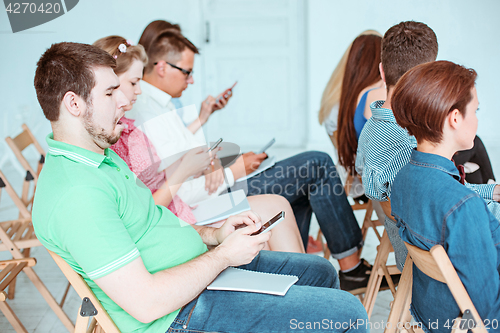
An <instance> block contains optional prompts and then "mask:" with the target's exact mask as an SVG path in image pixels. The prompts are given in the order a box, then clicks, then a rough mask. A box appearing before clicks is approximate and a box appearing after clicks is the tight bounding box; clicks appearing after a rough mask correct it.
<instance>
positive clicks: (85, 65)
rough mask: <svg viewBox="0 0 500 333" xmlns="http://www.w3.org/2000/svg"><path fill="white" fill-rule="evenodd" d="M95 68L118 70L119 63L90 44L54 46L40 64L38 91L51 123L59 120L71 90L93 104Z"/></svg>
mask: <svg viewBox="0 0 500 333" xmlns="http://www.w3.org/2000/svg"><path fill="white" fill-rule="evenodd" d="M96 67H111V68H115V67H116V61H115V59H113V57H112V56H111V55H109V54H108V53H107V52H106V51H104V50H101V49H100V48H98V47H95V46H92V45H88V44H79V43H67V42H64V43H58V44H52V46H51V47H50V48H49V49H47V51H45V53H44V54H43V55H42V57H41V58H40V60H38V63H37V68H36V72H35V90H36V96H37V98H38V102H39V103H40V106H41V107H42V110H43V113H44V114H45V117H46V118H47V119H48V120H50V121H57V120H58V119H59V108H60V106H61V102H62V100H63V97H64V95H65V94H66V93H67V92H68V91H72V92H74V93H75V94H77V95H78V96H80V97H81V98H82V99H83V100H84V101H85V103H87V104H89V103H91V95H90V93H91V91H92V89H93V88H94V87H95V85H96V81H95V77H94V71H93V69H94V68H96Z"/></svg>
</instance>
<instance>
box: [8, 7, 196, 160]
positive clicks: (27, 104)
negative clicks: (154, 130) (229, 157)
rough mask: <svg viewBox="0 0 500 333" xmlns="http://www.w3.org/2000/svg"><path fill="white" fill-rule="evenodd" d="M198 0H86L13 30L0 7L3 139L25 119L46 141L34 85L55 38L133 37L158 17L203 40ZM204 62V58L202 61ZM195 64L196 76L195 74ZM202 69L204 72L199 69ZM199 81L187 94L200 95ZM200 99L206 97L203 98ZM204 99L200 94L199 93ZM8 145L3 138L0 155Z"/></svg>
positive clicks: (85, 40) (47, 129)
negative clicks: (40, 61)
mask: <svg viewBox="0 0 500 333" xmlns="http://www.w3.org/2000/svg"><path fill="white" fill-rule="evenodd" d="M198 4H199V0H183V1H174V0H161V1H160V0H158V1H156V0H155V1H153V0H145V1H144V0H143V1H134V0H106V1H99V0H81V1H80V2H79V3H78V4H77V6H76V7H75V8H74V9H73V10H71V11H69V12H68V13H66V14H65V15H63V16H61V17H59V18H57V19H55V20H53V21H50V22H47V23H45V24H43V25H41V26H38V27H35V28H32V29H29V30H26V31H24V32H18V33H15V34H13V33H12V30H11V28H10V25H9V21H8V18H7V13H6V12H5V11H3V10H0V45H1V52H0V78H1V79H0V100H1V106H0V124H1V125H0V138H1V141H3V138H4V137H6V136H7V135H17V134H18V133H19V132H20V129H21V124H22V123H23V122H26V123H27V124H28V126H29V127H30V128H32V130H33V131H34V132H35V134H36V136H37V137H38V139H39V140H40V143H41V144H42V145H45V140H44V135H45V134H46V133H49V132H50V123H49V122H48V121H46V120H45V118H44V116H43V113H42V111H41V109H40V106H39V104H38V101H37V99H36V93H35V89H34V87H33V78H34V74H35V68H36V62H37V61H38V59H39V58H40V56H41V55H42V53H43V52H44V51H45V50H46V49H47V48H48V47H50V45H51V44H53V43H58V42H62V41H71V42H81V43H90V44H91V43H93V42H95V41H96V40H97V39H99V38H101V37H105V36H108V35H120V36H123V37H125V38H127V39H131V40H132V41H134V42H137V41H138V40H139V37H140V35H141V33H142V31H143V30H144V28H145V27H146V25H147V24H148V23H149V22H151V21H153V20H156V19H165V20H168V21H171V22H174V23H179V24H180V25H181V27H182V28H183V30H184V31H183V32H184V34H185V35H186V36H187V37H188V38H190V39H191V40H192V41H193V43H195V44H199V43H200V41H199V40H198V36H201V35H202V34H201V33H199V32H198V31H197V29H201V27H202V20H201V18H200V14H201V11H199V10H197V8H198V7H199V5H198ZM198 63H199V64H201V62H198ZM196 70H197V67H196V64H195V79H196ZM198 72H199V71H198ZM200 90H201V85H194V86H193V87H191V89H189V90H188V91H187V92H186V98H189V97H190V96H191V95H200V96H201V93H200ZM200 98H201V97H200ZM196 99H199V98H196ZM4 149H6V146H5V145H3V142H0V160H1V159H2V156H3V152H4Z"/></svg>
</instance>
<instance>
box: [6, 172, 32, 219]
mask: <svg viewBox="0 0 500 333" xmlns="http://www.w3.org/2000/svg"><path fill="white" fill-rule="evenodd" d="M2 189H5V191H7V194H8V195H9V197H10V198H11V199H12V201H13V202H14V204H15V205H16V207H17V208H18V209H19V214H20V215H21V217H23V218H25V219H31V213H30V212H29V211H28V209H27V208H26V204H25V203H24V202H23V200H22V199H21V198H20V197H19V196H18V195H17V193H16V191H15V190H14V188H13V187H12V185H11V184H10V183H9V181H8V180H7V177H5V175H4V174H3V172H2V171H1V170H0V195H1V194H2Z"/></svg>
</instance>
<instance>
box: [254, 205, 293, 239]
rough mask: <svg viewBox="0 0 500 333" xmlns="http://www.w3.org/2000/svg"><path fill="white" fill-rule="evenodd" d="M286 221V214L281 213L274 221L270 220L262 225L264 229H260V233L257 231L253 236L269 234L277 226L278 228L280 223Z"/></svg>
mask: <svg viewBox="0 0 500 333" xmlns="http://www.w3.org/2000/svg"><path fill="white" fill-rule="evenodd" d="M284 219H285V212H284V211H281V212H279V213H278V214H276V215H275V216H274V217H273V218H272V219H270V220H269V221H267V222H266V223H264V224H263V225H262V227H260V229H259V230H258V231H256V232H254V233H253V234H251V236H254V235H258V234H261V233H264V232H268V231H269V230H271V229H272V228H274V227H275V226H277V225H278V223H280V222H281V221H283V220H284Z"/></svg>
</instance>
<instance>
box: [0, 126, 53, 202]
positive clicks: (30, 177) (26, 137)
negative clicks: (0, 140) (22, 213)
mask: <svg viewBox="0 0 500 333" xmlns="http://www.w3.org/2000/svg"><path fill="white" fill-rule="evenodd" d="M22 128H23V131H22V132H21V134H19V135H18V136H16V137H15V138H11V137H10V136H8V137H6V138H5V141H6V142H7V144H8V145H9V147H10V149H11V150H12V152H13V153H14V155H15V156H16V158H17V159H18V161H19V163H21V165H22V167H23V168H24V170H26V176H25V177H24V184H23V190H22V193H21V199H22V200H23V202H24V205H25V206H26V207H28V206H29V205H30V204H31V203H32V202H33V195H34V192H35V189H34V188H33V191H32V195H31V197H30V183H31V181H34V184H35V187H36V184H37V182H38V175H39V174H40V171H42V167H43V164H44V163H45V152H44V151H43V148H42V146H40V144H39V143H38V141H37V140H36V138H35V136H34V135H33V133H31V131H30V129H29V128H28V126H27V125H26V124H23V125H22ZM31 144H32V145H33V146H34V147H35V148H36V150H37V151H38V152H39V153H40V160H39V161H38V166H37V170H36V171H35V170H33V168H32V167H31V165H30V164H29V163H28V160H27V159H26V158H25V157H24V155H23V153H22V151H23V150H24V149H26V148H27V147H28V146H29V145H31Z"/></svg>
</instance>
